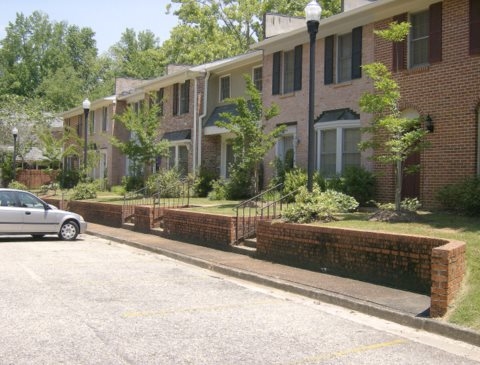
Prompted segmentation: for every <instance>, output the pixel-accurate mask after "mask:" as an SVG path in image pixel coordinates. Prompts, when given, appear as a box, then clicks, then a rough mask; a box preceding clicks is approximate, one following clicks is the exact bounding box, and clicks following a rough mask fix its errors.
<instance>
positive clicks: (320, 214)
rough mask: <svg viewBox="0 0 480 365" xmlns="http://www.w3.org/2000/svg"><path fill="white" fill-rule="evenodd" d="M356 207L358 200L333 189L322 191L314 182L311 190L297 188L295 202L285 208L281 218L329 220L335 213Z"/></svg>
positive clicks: (303, 220) (306, 221) (300, 220)
mask: <svg viewBox="0 0 480 365" xmlns="http://www.w3.org/2000/svg"><path fill="white" fill-rule="evenodd" d="M357 208H358V202H357V201H356V200H355V199H354V198H352V197H351V196H348V195H345V194H343V193H341V192H338V191H335V190H327V191H325V192H322V191H321V190H320V187H319V186H318V184H314V186H313V189H312V192H309V191H308V190H307V188H306V187H305V186H302V187H301V188H300V189H299V192H298V194H297V196H296V198H295V204H293V205H291V206H289V207H288V208H287V209H286V210H285V212H284V214H283V218H284V219H286V221H288V222H296V223H310V222H313V221H331V220H333V219H334V215H335V214H336V213H345V212H349V211H353V210H355V209H357Z"/></svg>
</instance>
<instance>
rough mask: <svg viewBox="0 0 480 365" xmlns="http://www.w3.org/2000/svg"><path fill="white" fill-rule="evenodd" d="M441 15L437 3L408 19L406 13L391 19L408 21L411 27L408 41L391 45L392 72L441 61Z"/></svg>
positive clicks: (441, 9)
mask: <svg viewBox="0 0 480 365" xmlns="http://www.w3.org/2000/svg"><path fill="white" fill-rule="evenodd" d="M442 14H443V5H442V3H441V2H439V3H435V4H432V5H430V7H429V8H428V10H425V11H422V12H419V13H415V14H410V18H409V17H408V14H406V13H405V14H400V15H397V16H395V17H393V20H394V21H396V22H398V23H400V22H405V21H407V20H410V23H411V25H412V27H411V28H410V34H409V37H408V40H405V41H403V42H396V43H394V44H393V47H392V49H393V56H392V60H393V64H392V69H393V71H401V70H405V69H406V68H407V66H408V67H409V68H415V67H420V66H424V65H429V64H432V63H435V62H441V61H442V21H443V20H442V17H443V15H442ZM407 55H408V56H407Z"/></svg>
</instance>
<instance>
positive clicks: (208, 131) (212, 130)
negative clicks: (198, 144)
mask: <svg viewBox="0 0 480 365" xmlns="http://www.w3.org/2000/svg"><path fill="white" fill-rule="evenodd" d="M203 131H204V134H205V135H206V136H213V135H216V134H225V133H228V132H229V131H228V129H227V128H223V127H217V126H210V127H205V128H204V129H203Z"/></svg>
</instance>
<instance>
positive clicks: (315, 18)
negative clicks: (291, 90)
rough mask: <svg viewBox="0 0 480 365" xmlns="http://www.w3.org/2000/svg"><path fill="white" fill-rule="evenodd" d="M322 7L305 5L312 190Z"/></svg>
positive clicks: (308, 186) (310, 3)
mask: <svg viewBox="0 0 480 365" xmlns="http://www.w3.org/2000/svg"><path fill="white" fill-rule="evenodd" d="M321 15H322V8H321V7H320V5H318V3H317V2H316V1H315V0H312V1H310V2H309V3H308V4H307V6H306V7H305V18H306V20H307V29H308V34H310V73H309V79H310V82H309V91H308V155H307V159H308V165H307V188H308V191H310V192H311V191H312V187H313V171H314V170H315V128H314V126H313V113H314V110H315V44H316V39H317V32H318V25H319V24H320V17H321Z"/></svg>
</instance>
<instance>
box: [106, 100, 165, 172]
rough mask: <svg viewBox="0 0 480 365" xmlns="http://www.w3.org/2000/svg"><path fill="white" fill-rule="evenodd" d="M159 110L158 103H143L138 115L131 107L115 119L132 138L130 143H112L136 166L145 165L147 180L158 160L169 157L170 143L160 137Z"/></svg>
mask: <svg viewBox="0 0 480 365" xmlns="http://www.w3.org/2000/svg"><path fill="white" fill-rule="evenodd" d="M151 97H152V98H153V96H151ZM159 108H160V106H159V105H158V104H157V103H151V105H149V106H145V105H144V103H142V105H141V107H140V108H139V110H138V113H137V112H136V111H135V110H134V109H133V108H132V107H130V106H129V107H127V109H126V110H125V113H123V114H118V115H115V117H114V119H115V120H118V121H119V122H120V123H122V124H123V125H124V126H125V128H126V129H127V130H129V131H130V132H131V136H130V139H129V140H128V141H121V140H119V139H118V138H116V137H112V138H111V142H112V144H113V145H114V146H115V147H118V149H119V150H120V151H121V152H122V153H123V154H125V155H126V156H128V157H129V158H130V159H131V160H132V162H133V164H134V165H138V164H139V163H140V164H142V165H143V171H144V179H145V180H146V178H147V177H148V174H149V170H150V167H151V166H152V164H153V163H154V162H155V160H156V158H157V157H159V156H168V147H169V142H168V141H166V140H161V136H160V128H159V126H160V123H159V117H158V115H159V111H160V109H159Z"/></svg>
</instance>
